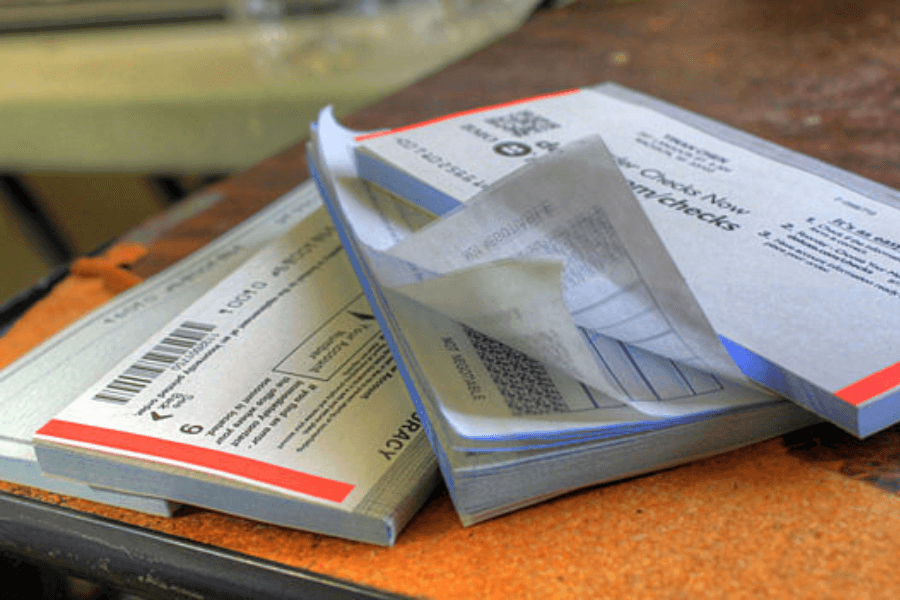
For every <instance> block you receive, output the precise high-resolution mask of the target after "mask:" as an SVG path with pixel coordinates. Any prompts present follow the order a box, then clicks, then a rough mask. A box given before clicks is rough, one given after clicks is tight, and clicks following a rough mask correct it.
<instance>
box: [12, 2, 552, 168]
mask: <svg viewBox="0 0 900 600" xmlns="http://www.w3.org/2000/svg"><path fill="white" fill-rule="evenodd" d="M237 1H239V2H240V1H241V0H237ZM254 1H257V2H258V1H259V0H249V2H250V3H252V2H254ZM262 1H263V2H264V3H265V2H268V1H269V0H262ZM146 2H147V4H156V5H159V6H161V5H162V4H164V2H163V0H146ZM21 4H23V5H24V4H32V5H38V4H48V3H47V2H43V3H41V2H31V3H27V2H23V3H21ZM78 4H81V3H79V2H73V1H70V2H68V3H65V2H64V3H62V5H61V6H64V7H65V6H68V7H69V8H74V7H75V5H78ZM94 4H98V3H97V2H94ZM108 4H110V3H108ZM111 4H118V5H123V4H127V2H125V1H124V0H119V1H118V2H112V3H111ZM131 4H139V2H132V3H131ZM188 4H190V3H188ZM200 4H210V3H209V2H206V3H203V2H200V3H198V4H197V5H198V6H199V5H200ZM219 4H221V2H220V3H219ZM280 4H281V9H280V10H282V12H281V13H280V14H278V15H276V16H277V17H278V18H270V16H266V17H265V18H262V17H259V16H258V15H256V16H254V15H253V14H251V15H250V16H249V18H248V15H247V14H243V15H242V18H232V19H221V18H220V19H211V18H210V19H206V20H191V21H187V22H178V23H173V24H167V25H160V24H155V25H146V24H145V25H140V26H136V25H132V26H127V27H126V26H119V27H115V26H108V27H102V28H98V27H78V28H63V29H50V30H46V31H34V30H32V31H30V32H12V33H7V34H4V35H2V36H0V127H2V130H3V133H4V134H3V136H0V170H4V171H22V172H34V171H66V172H75V171H82V172H228V171H234V170H238V169H242V168H245V167H247V166H250V165H252V164H254V163H256V162H258V161H259V160H261V159H263V158H265V157H266V156H269V155H271V154H273V153H275V152H277V151H278V150H279V149H281V148H283V147H285V146H287V145H289V144H291V143H294V142H296V141H297V140H299V139H300V138H303V137H305V136H306V135H307V129H308V123H309V121H310V120H312V119H313V118H314V116H315V114H316V112H317V111H318V110H319V109H320V108H321V107H322V106H324V105H326V104H333V105H335V107H336V110H337V112H338V114H339V115H340V114H347V113H350V112H353V111H355V110H358V109H359V108H361V107H363V106H365V105H366V104H369V103H371V102H374V101H375V100H377V99H379V98H382V97H384V96H386V95H388V94H390V93H391V92H393V91H395V90H397V89H400V88H402V87H404V86H406V85H409V84H410V83H412V82H413V81H415V80H417V79H419V78H421V77H422V76H424V75H426V74H427V73H429V72H431V71H434V70H436V69H438V68H440V67H442V66H444V65H446V64H448V63H450V62H452V61H453V60H455V59H457V58H459V57H461V56H464V55H466V54H469V53H470V52H472V51H473V50H475V49H477V48H479V47H481V46H483V45H485V44H487V43H489V42H490V41H491V40H493V39H495V38H497V37H499V36H501V35H503V34H505V33H507V32H509V31H512V30H514V29H515V28H517V27H518V26H519V25H520V24H521V23H522V22H524V20H525V19H526V18H527V17H528V16H529V15H530V13H531V12H532V10H534V8H535V7H536V6H537V4H538V2H537V1H536V0H480V1H479V0H474V1H473V2H471V3H468V2H463V1H462V0H460V1H455V0H446V1H445V2H443V3H442V2H440V1H438V0H395V1H393V2H390V3H380V2H379V0H364V1H363V3H362V4H357V5H354V6H344V5H339V4H327V3H322V1H321V0H314V2H310V3H308V4H301V5H300V9H299V11H298V5H297V3H294V2H289V3H287V6H286V7H285V3H284V2H283V0H281V1H280ZM304 7H306V8H304ZM220 8H221V6H220ZM232 8H233V7H232ZM251 8H252V7H251ZM240 10H241V8H240V6H238V10H237V12H238V13H240ZM251 13H252V10H251ZM229 14H231V15H232V16H234V15H235V11H234V10H232V12H231V13H229ZM0 16H2V13H0ZM238 16H240V15H238ZM2 24H3V22H2V21H0V25H2ZM7 31H9V29H8V28H7Z"/></svg>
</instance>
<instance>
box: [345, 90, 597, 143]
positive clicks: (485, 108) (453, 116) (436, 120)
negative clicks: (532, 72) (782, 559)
mask: <svg viewBox="0 0 900 600" xmlns="http://www.w3.org/2000/svg"><path fill="white" fill-rule="evenodd" d="M580 91H581V88H575V89H572V90H564V91H562V92H553V93H550V94H543V95H541V96H533V97H531V98H522V99H519V100H512V101H511V102H504V103H502V104H494V105H493V106H481V107H479V108H473V109H470V110H464V111H462V112H458V113H453V114H451V115H444V116H443V117H437V118H434V119H430V120H428V121H422V122H421V123H413V124H412V125H405V126H403V127H398V128H396V129H388V130H386V131H374V132H372V133H364V134H362V135H358V136H356V137H355V138H354V140H356V141H357V142H362V141H365V140H371V139H372V138H377V137H381V136H383V135H390V134H392V133H400V132H402V131H409V130H410V129H418V128H419V127H425V126H426V125H434V124H435V123H440V122H441V121H449V120H450V119H456V118H457V117H464V116H466V115H474V114H477V113H481V112H487V111H489V110H494V109H497V108H506V107H508V106H515V105H516V104H524V103H525V102H534V101H535V100H546V99H547V98H557V97H559V96H568V95H569V94H574V93H576V92H580Z"/></svg>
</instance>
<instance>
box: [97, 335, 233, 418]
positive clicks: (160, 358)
mask: <svg viewBox="0 0 900 600" xmlns="http://www.w3.org/2000/svg"><path fill="white" fill-rule="evenodd" d="M215 328H216V327H215V325H210V324H208V323H197V322H196V321H185V322H184V323H182V324H181V325H179V326H178V328H177V329H175V330H174V331H172V332H171V333H169V334H168V335H167V336H166V337H164V338H163V339H162V340H160V342H159V343H158V344H156V345H155V346H153V348H151V349H150V351H149V352H147V353H146V354H144V355H143V356H141V357H140V358H139V359H138V360H137V362H135V363H134V364H133V365H131V366H130V367H128V368H127V369H125V370H124V371H123V372H122V373H121V374H120V375H119V376H118V377H116V378H115V379H113V380H112V381H111V382H110V383H108V384H107V385H106V387H104V388H103V390H102V391H100V393H98V394H95V395H94V397H93V398H94V400H99V401H100V402H112V403H115V404H125V403H126V402H128V401H129V400H131V399H132V398H134V397H135V396H136V395H137V394H138V393H139V392H140V391H141V390H143V389H144V388H146V387H147V386H148V385H150V383H152V382H153V380H154V379H156V378H157V377H159V376H160V375H162V374H163V373H164V372H165V371H166V369H168V368H169V367H171V366H172V365H173V364H175V362H176V361H177V360H178V359H179V358H181V357H182V356H184V354H185V353H186V352H187V351H188V350H190V349H191V348H193V347H194V346H196V345H197V344H198V343H200V341H201V340H203V338H205V337H206V336H207V335H208V334H209V333H210V332H211V331H213V330H214V329H215Z"/></svg>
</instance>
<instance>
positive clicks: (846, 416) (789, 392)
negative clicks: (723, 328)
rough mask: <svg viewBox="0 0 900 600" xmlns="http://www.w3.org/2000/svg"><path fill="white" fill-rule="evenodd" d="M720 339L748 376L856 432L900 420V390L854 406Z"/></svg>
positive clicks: (868, 432)
mask: <svg viewBox="0 0 900 600" xmlns="http://www.w3.org/2000/svg"><path fill="white" fill-rule="evenodd" d="M719 339H720V340H721V341H722V345H723V346H725V349H726V350H727V351H728V353H729V354H730V355H731V358H732V359H734V362H735V363H737V365H738V367H740V369H741V371H743V372H744V374H745V375H746V376H747V377H750V378H751V379H753V380H755V381H758V382H759V383H761V384H763V385H765V386H766V387H769V388H771V389H773V390H775V391H776V392H778V393H779V394H781V395H783V396H785V397H786V398H789V399H791V400H793V401H794V402H796V403H798V404H800V405H802V406H805V407H806V408H808V409H809V410H811V411H812V412H814V413H816V414H817V415H819V416H821V417H823V418H825V419H827V420H829V421H831V422H832V423H834V424H835V425H838V426H839V427H841V428H843V429H845V430H847V431H849V432H850V433H852V434H853V435H856V436H859V437H865V436H868V435H871V434H872V433H875V432H876V431H878V430H880V429H884V428H885V427H887V426H889V425H891V424H892V423H894V422H895V421H897V420H900V391H897V392H894V393H893V394H891V395H889V396H887V397H885V398H880V399H879V400H878V402H869V403H864V404H861V405H859V406H854V405H852V404H850V403H849V402H846V401H845V400H841V399H840V398H838V397H837V396H835V395H834V394H832V393H831V392H829V391H827V390H824V389H822V388H820V387H818V386H816V385H813V384H812V383H810V382H809V381H807V380H805V379H802V378H800V377H798V376H797V375H794V374H793V373H791V372H790V371H788V370H786V369H783V368H781V367H779V366H777V365H775V364H774V363H772V362H770V361H768V360H766V359H765V358H763V357H762V356H759V355H758V354H756V353H754V352H752V351H750V350H748V349H747V348H744V347H743V346H741V345H740V344H738V343H736V342H734V341H732V340H730V339H728V338H727V337H725V336H721V335H720V336H719Z"/></svg>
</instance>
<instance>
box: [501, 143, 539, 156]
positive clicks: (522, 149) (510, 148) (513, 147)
mask: <svg viewBox="0 0 900 600" xmlns="http://www.w3.org/2000/svg"><path fill="white" fill-rule="evenodd" d="M494 152H496V153H497V154H499V155H500V156H511V157H516V156H525V155H526V154H529V153H530V152H531V146H529V145H528V144H523V143H522V142H500V143H499V144H497V145H496V146H494Z"/></svg>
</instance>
